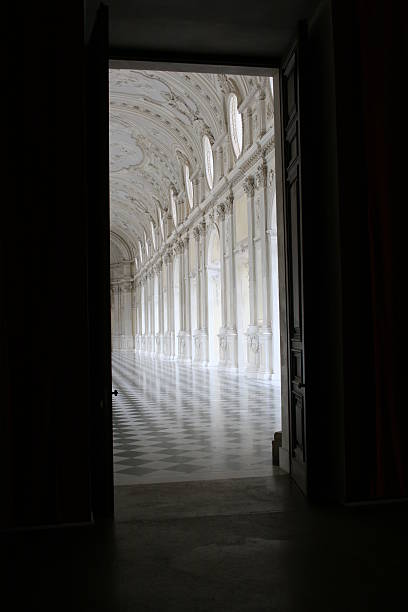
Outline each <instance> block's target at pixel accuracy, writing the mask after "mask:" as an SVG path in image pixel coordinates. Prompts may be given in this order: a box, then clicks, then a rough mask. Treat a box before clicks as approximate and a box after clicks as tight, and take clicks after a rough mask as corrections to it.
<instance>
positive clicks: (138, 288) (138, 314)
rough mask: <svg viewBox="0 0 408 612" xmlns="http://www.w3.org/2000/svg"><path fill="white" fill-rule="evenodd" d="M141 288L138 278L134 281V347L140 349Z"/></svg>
mask: <svg viewBox="0 0 408 612" xmlns="http://www.w3.org/2000/svg"><path fill="white" fill-rule="evenodd" d="M141 300H142V290H141V284H140V280H138V281H137V283H136V326H137V333H136V344H135V348H136V349H137V350H140V342H141V334H142V301H141Z"/></svg>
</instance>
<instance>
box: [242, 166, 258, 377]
mask: <svg viewBox="0 0 408 612" xmlns="http://www.w3.org/2000/svg"><path fill="white" fill-rule="evenodd" d="M244 191H245V193H246V194H247V214H248V273H249V326H248V330H247V361H248V363H247V371H248V372H250V373H253V372H256V371H257V370H258V363H259V338H258V324H257V308H256V262H255V248H254V194H255V183H254V178H253V177H252V176H248V177H247V178H246V180H245V183H244Z"/></svg>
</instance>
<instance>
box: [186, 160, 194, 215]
mask: <svg viewBox="0 0 408 612" xmlns="http://www.w3.org/2000/svg"><path fill="white" fill-rule="evenodd" d="M184 182H185V184H186V193H187V200H188V203H189V204H190V208H193V206H194V192H193V181H192V180H191V178H190V168H189V167H188V165H187V164H185V166H184Z"/></svg>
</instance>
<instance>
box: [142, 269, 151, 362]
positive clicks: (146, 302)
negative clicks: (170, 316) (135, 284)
mask: <svg viewBox="0 0 408 612" xmlns="http://www.w3.org/2000/svg"><path fill="white" fill-rule="evenodd" d="M147 281H148V279H147V275H146V276H145V277H144V278H143V295H144V315H145V316H144V319H145V326H144V330H143V332H144V333H143V338H142V349H143V351H144V352H146V351H147V350H148V340H147V338H148V335H149V292H148V282H147Z"/></svg>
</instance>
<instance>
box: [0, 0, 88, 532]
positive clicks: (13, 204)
mask: <svg viewBox="0 0 408 612" xmlns="http://www.w3.org/2000/svg"><path fill="white" fill-rule="evenodd" d="M30 6H31V9H30V8H27V7H25V12H24V15H22V16H21V18H22V21H21V22H20V26H21V28H23V29H22V31H20V34H21V37H20V40H22V41H24V44H22V45H21V46H18V45H17V44H15V40H13V45H12V46H11V47H10V48H11V49H13V53H12V54H10V56H9V59H10V63H9V68H11V70H10V73H9V80H8V82H7V84H8V88H9V94H8V100H9V101H10V109H9V113H8V115H7V120H6V121H4V125H3V128H8V129H9V135H10V138H9V141H8V142H9V146H8V148H7V153H8V157H9V174H8V176H7V180H6V185H7V186H8V187H9V189H8V198H7V199H5V202H7V205H6V206H5V207H4V209H3V210H2V237H1V243H2V257H1V265H2V296H1V306H2V332H1V356H2V365H1V368H0V376H1V383H0V388H1V392H2V402H1V404H2V427H1V440H0V448H1V453H2V456H1V460H0V469H1V474H2V476H1V482H2V494H1V499H2V503H1V504H0V507H1V521H0V522H1V526H13V525H33V524H47V523H65V522H68V523H70V522H79V521H87V520H89V518H90V506H89V469H88V460H89V459H88V455H89V453H88V433H89V420H88V334H87V329H88V320H87V317H88V314H87V259H86V248H87V216H86V205H85V197H84V194H85V191H84V178H85V177H84V107H83V103H84V100H83V93H84V87H83V85H84V82H83V78H84V74H83V11H82V7H81V4H80V3H69V4H64V5H63V6H62V5H61V8H59V6H60V5H59V3H51V2H50V3H47V2H44V3H41V4H40V5H37V4H36V5H35V9H34V8H33V5H30Z"/></svg>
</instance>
